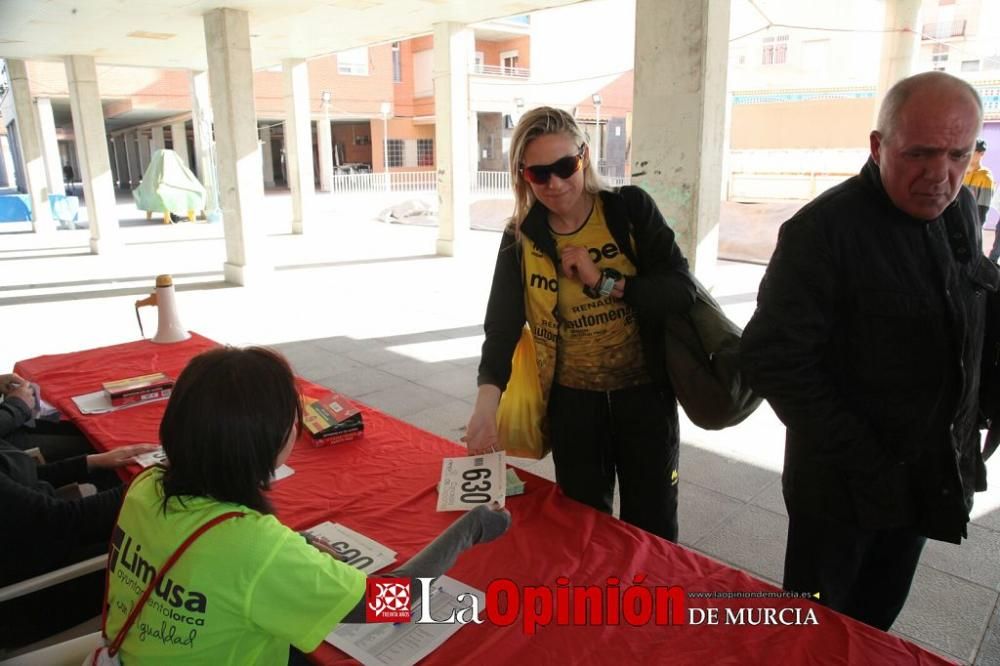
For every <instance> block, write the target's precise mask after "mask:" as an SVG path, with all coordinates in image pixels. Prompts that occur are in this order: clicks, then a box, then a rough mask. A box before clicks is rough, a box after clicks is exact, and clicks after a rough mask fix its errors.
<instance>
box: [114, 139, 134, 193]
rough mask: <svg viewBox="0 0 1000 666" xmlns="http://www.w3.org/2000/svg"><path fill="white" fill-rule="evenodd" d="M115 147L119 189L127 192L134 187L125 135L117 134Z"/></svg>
mask: <svg viewBox="0 0 1000 666" xmlns="http://www.w3.org/2000/svg"><path fill="white" fill-rule="evenodd" d="M112 140H113V141H114V147H115V164H116V165H117V168H116V170H115V172H116V173H117V174H118V189H121V190H127V189H129V188H130V187H131V185H132V174H130V173H129V171H128V151H127V150H126V148H125V135H124V134H116V135H115V136H114V137H113V139H112Z"/></svg>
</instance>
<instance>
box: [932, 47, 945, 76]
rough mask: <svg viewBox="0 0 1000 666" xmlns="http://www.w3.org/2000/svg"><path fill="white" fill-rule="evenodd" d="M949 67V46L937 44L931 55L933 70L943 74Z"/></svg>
mask: <svg viewBox="0 0 1000 666" xmlns="http://www.w3.org/2000/svg"><path fill="white" fill-rule="evenodd" d="M947 67H948V45H947V44H935V45H934V52H933V53H932V54H931V69H933V70H934V71H937V72H943V71H944V70H945V69H946V68H947Z"/></svg>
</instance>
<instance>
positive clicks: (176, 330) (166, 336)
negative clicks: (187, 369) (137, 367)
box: [135, 275, 191, 344]
mask: <svg viewBox="0 0 1000 666" xmlns="http://www.w3.org/2000/svg"><path fill="white" fill-rule="evenodd" d="M146 305H155V306H156V310H157V313H158V314H157V326H156V335H154V336H153V342H157V343H160V344H166V343H169V342H180V341H181V340H187V339H188V338H190V337H191V334H190V333H188V332H187V331H186V330H185V329H184V326H183V325H182V324H181V318H180V317H178V316H177V297H176V295H175V294H174V280H173V278H171V277H170V276H169V275H157V276H156V291H155V292H154V293H152V294H150V295H149V296H147V297H146V298H144V299H142V300H139V301H136V302H135V318H136V319H138V320H139V333H140V334H142V336H143V337H146V334H145V332H143V330H142V317H140V316H139V308H141V307H144V306H146Z"/></svg>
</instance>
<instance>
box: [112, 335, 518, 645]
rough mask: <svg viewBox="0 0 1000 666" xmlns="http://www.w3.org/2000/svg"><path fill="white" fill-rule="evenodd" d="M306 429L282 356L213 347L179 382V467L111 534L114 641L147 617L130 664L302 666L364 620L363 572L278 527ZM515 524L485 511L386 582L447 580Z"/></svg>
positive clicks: (141, 495)
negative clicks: (280, 501)
mask: <svg viewBox="0 0 1000 666" xmlns="http://www.w3.org/2000/svg"><path fill="white" fill-rule="evenodd" d="M301 420H302V407H301V404H300V402H299V394H298V389H297V388H296V384H295V377H294V376H293V374H292V371H291V369H290V368H289V366H288V363H287V362H286V361H285V359H284V358H282V357H281V356H280V355H278V354H276V353H275V352H273V351H270V350H267V349H262V348H259V347H251V348H249V349H235V348H219V349H213V350H211V351H207V352H204V353H202V354H200V355H198V356H196V357H195V358H194V359H192V360H191V362H190V363H189V364H188V366H187V367H186V368H185V369H184V371H183V372H182V373H181V374H180V376H179V377H178V378H177V383H176V385H175V387H174V390H173V393H172V394H171V396H170V402H169V403H168V404H167V409H166V412H165V413H164V415H163V421H162V423H161V425H160V441H161V443H162V444H163V450H164V452H165V453H166V455H167V458H168V460H169V464H167V465H165V466H162V467H153V468H150V469H148V470H146V471H145V472H143V473H142V474H140V475H139V476H138V477H136V478H135V480H134V481H133V482H132V484H131V486H130V487H129V490H128V493H127V494H126V495H125V500H124V502H123V504H122V509H121V513H120V514H119V517H118V522H117V525H116V526H115V530H114V533H113V535H112V544H111V552H110V554H109V558H108V572H107V580H108V590H107V617H106V626H105V635H106V636H107V637H108V639H109V641H114V639H115V638H116V637H117V636H118V634H119V632H120V631H121V630H122V628H123V627H124V626H127V623H126V618H127V617H129V615H131V614H132V611H133V609H135V608H136V607H137V606H138V608H139V610H138V612H137V614H136V616H135V621H134V622H133V623H132V624H131V626H130V628H128V629H127V630H126V631H125V632H124V639H123V641H121V657H122V662H123V663H126V664H130V665H131V664H139V665H142V664H281V663H285V662H286V661H289V659H290V658H291V659H292V660H293V661H294V662H296V663H301V662H302V655H301V653H304V652H311V651H312V650H315V649H316V647H317V646H319V644H320V642H321V641H322V640H323V639H324V638H325V637H326V636H327V634H329V633H330V631H331V630H332V629H333V628H334V627H335V626H336V625H337V624H338V623H340V622H364V618H365V604H364V601H363V597H364V593H365V574H364V573H363V572H362V571H360V570H358V569H355V568H354V567H352V566H350V565H348V564H346V563H344V562H341V561H340V560H338V559H335V558H334V557H332V556H330V555H329V554H327V553H326V552H321V551H320V550H317V549H316V548H314V547H312V546H311V545H309V544H308V543H307V542H306V540H305V539H304V538H303V537H302V535H300V534H299V533H298V532H296V531H294V530H292V529H290V528H289V527H287V526H285V525H284V524H282V523H281V522H279V520H278V519H277V518H276V517H275V515H274V511H273V508H272V506H271V503H270V501H269V500H268V498H267V495H266V494H265V492H264V491H266V490H267V489H268V488H269V485H270V479H271V478H272V476H273V475H274V470H275V469H276V468H278V467H280V466H281V465H282V464H283V463H284V462H285V460H286V459H287V458H288V456H289V454H290V453H291V451H292V448H293V447H294V446H295V442H296V439H297V436H298V432H299V427H300V423H301ZM295 478H296V477H292V478H291V479H289V480H288V481H286V482H285V483H294V481H295ZM220 520H221V521H222V522H218V521H220ZM509 524H510V514H508V513H507V512H506V511H504V510H500V509H491V508H489V507H485V506H481V507H477V508H476V509H475V510H473V511H471V512H469V513H467V514H465V515H464V516H462V517H461V518H459V519H458V520H457V521H455V522H454V523H452V525H451V526H450V527H448V528H447V529H446V530H445V531H444V532H443V533H442V534H441V535H440V536H439V537H438V538H437V539H435V540H434V541H433V542H431V544H430V545H429V546H427V547H426V548H424V549H423V550H422V551H421V552H419V553H418V554H417V555H415V556H414V557H413V558H412V559H410V560H409V561H408V562H406V563H405V564H404V565H403V566H402V567H401V568H399V569H397V570H395V571H394V572H392V573H389V574H384V575H387V576H401V577H410V578H416V577H421V576H427V577H437V576H440V575H441V574H443V573H444V572H445V571H446V570H447V569H448V568H449V567H451V565H452V564H453V563H454V561H455V559H456V558H457V557H458V555H459V554H460V553H461V552H462V551H463V550H465V549H467V548H469V547H471V546H473V545H475V544H477V543H485V542H487V541H490V540H492V539H495V538H497V537H498V536H500V535H501V534H503V533H504V531H505V530H506V529H507V527H508V525H509ZM209 525H212V526H211V528H210V529H207V531H204V532H203V533H202V534H201V535H200V536H199V537H197V539H196V540H193V541H192V540H191V538H190V537H191V535H194V534H196V533H197V532H198V530H200V529H202V528H203V527H205V526H209ZM186 542H190V547H189V548H188V549H187V550H184V549H183V548H182V544H184V543H186ZM178 552H180V555H179V556H178V558H177V560H176V562H175V564H174V565H173V566H172V567H170V568H168V569H166V571H164V569H163V566H164V563H165V562H167V561H168V560H169V559H170V558H171V557H172V556H173V555H174V554H175V553H178ZM158 572H162V573H163V576H162V578H161V579H160V580H159V581H158V582H157V574H158ZM380 575H382V574H380ZM147 589H152V592H151V594H150V595H149V597H148V599H147V601H146V602H145V603H144V604H141V603H140V598H141V597H142V595H143V593H144V592H145V591H146V590H147ZM290 646H291V648H294V649H290Z"/></svg>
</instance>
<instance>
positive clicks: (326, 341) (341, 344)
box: [310, 335, 367, 354]
mask: <svg viewBox="0 0 1000 666" xmlns="http://www.w3.org/2000/svg"><path fill="white" fill-rule="evenodd" d="M310 342H311V343H312V344H314V345H316V346H317V347H320V348H322V349H326V350H327V351H332V352H337V353H339V354H343V353H346V352H350V351H356V350H358V349H362V348H364V346H365V345H366V344H367V341H365V340H356V339H355V338H349V337H347V336H343V335H338V336H335V337H332V338H317V339H315V340H310Z"/></svg>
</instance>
